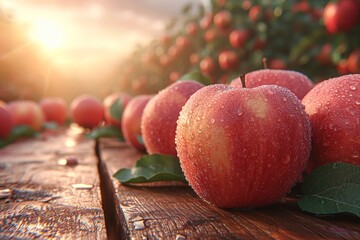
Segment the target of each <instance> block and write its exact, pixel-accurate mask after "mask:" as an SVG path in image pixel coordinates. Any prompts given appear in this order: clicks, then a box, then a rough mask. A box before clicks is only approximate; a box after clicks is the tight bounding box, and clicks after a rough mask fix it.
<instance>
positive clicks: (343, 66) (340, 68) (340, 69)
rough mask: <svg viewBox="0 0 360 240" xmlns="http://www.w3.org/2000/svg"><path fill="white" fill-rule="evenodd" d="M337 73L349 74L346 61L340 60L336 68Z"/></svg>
mask: <svg viewBox="0 0 360 240" xmlns="http://www.w3.org/2000/svg"><path fill="white" fill-rule="evenodd" d="M336 68H337V70H338V73H339V74H340V75H346V74H349V73H350V72H349V66H348V61H347V60H346V59H341V60H340V61H339V62H338V64H337V66H336Z"/></svg>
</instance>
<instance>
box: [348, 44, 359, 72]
mask: <svg viewBox="0 0 360 240" xmlns="http://www.w3.org/2000/svg"><path fill="white" fill-rule="evenodd" d="M347 64H348V69H349V71H350V73H360V48H358V49H355V50H354V51H353V52H352V53H351V54H350V56H349V57H348V60H347Z"/></svg>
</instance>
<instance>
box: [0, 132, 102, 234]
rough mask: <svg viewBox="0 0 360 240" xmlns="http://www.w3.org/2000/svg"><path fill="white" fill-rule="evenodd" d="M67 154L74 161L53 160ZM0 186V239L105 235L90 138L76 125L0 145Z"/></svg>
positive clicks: (97, 177) (96, 170) (95, 163)
mask: <svg viewBox="0 0 360 240" xmlns="http://www.w3.org/2000/svg"><path fill="white" fill-rule="evenodd" d="M68 157H72V158H73V159H76V161H77V162H78V164H76V165H74V166H69V165H65V166H63V165H59V164H58V161H59V160H61V159H65V158H68ZM73 184H87V185H84V188H83V189H79V188H74V186H73ZM0 189H2V190H4V189H8V190H9V195H8V196H3V197H2V199H0V239H14V238H15V239H17V238H20V239H35V238H40V239H48V238H53V239H84V238H89V239H106V229H105V220H104V214H103V210H102V207H101V194H100V184H99V175H98V169H97V158H96V156H95V144H94V142H93V141H90V140H87V139H86V138H84V136H83V134H82V133H81V132H80V131H79V129H76V128H69V129H67V130H60V131H51V132H49V131H48V132H45V133H43V134H42V135H41V136H40V137H38V138H35V139H34V138H33V139H25V140H21V141H19V142H16V143H14V144H11V145H9V146H7V147H5V148H3V149H0ZM0 191H1V190H0Z"/></svg>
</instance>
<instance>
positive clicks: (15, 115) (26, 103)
mask: <svg viewBox="0 0 360 240" xmlns="http://www.w3.org/2000/svg"><path fill="white" fill-rule="evenodd" d="M7 110H8V111H9V113H10V116H11V119H12V122H13V124H14V127H16V126H20V125H26V126H29V127H31V128H32V129H33V130H35V131H40V130H41V128H42V126H43V123H44V114H43V112H42V110H41V108H40V105H39V104H38V103H36V102H34V101H31V100H16V101H13V102H10V103H9V104H8V105H7Z"/></svg>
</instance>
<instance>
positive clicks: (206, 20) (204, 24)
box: [200, 13, 213, 29]
mask: <svg viewBox="0 0 360 240" xmlns="http://www.w3.org/2000/svg"><path fill="white" fill-rule="evenodd" d="M212 19H213V15H212V14H211V13H208V14H207V15H205V16H204V17H203V18H202V19H201V20H200V27H201V28H202V29H208V28H209V27H210V25H211V23H212Z"/></svg>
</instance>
